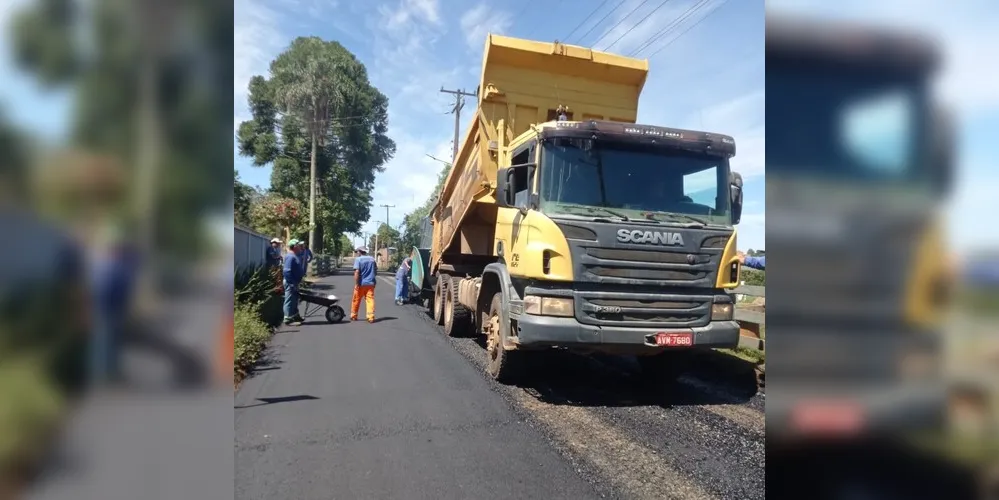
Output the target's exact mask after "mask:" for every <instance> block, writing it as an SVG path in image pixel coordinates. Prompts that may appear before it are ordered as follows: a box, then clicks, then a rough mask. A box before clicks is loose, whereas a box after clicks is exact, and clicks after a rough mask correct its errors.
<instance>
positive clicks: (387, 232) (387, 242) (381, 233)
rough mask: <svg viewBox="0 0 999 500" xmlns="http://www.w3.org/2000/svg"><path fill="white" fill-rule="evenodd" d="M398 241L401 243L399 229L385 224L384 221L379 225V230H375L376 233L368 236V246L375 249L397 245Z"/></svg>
mask: <svg viewBox="0 0 999 500" xmlns="http://www.w3.org/2000/svg"><path fill="white" fill-rule="evenodd" d="M376 235H377V239H376ZM397 243H399V230H397V229H395V228H394V227H391V226H389V225H388V224H385V223H384V222H383V223H382V224H381V225H380V226H378V230H377V231H375V234H373V235H371V237H370V238H368V246H369V247H371V248H373V249H375V250H378V249H379V248H387V247H390V246H395V245H396V244H397Z"/></svg>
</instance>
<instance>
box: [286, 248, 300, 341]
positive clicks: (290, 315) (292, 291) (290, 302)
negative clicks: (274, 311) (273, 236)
mask: <svg viewBox="0 0 999 500" xmlns="http://www.w3.org/2000/svg"><path fill="white" fill-rule="evenodd" d="M288 250H289V252H288V254H287V255H285V256H284V269H283V272H284V324H286V325H290V324H293V323H298V324H301V323H302V322H303V321H305V320H304V319H303V318H302V316H300V315H299V314H298V285H299V284H300V283H301V282H302V278H304V277H305V267H304V266H302V257H301V254H302V246H301V244H300V242H299V241H298V240H291V241H289V242H288Z"/></svg>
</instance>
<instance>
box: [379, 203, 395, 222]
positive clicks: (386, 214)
mask: <svg viewBox="0 0 999 500" xmlns="http://www.w3.org/2000/svg"><path fill="white" fill-rule="evenodd" d="M379 206H381V207H385V225H386V226H388V227H392V225H391V224H389V209H390V208H395V205H379Z"/></svg>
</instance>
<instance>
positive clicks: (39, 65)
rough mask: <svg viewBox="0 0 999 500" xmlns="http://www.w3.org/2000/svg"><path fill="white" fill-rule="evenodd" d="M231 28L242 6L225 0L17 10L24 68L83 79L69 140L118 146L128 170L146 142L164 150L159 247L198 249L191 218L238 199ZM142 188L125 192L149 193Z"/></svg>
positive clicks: (102, 148) (44, 3)
mask: <svg viewBox="0 0 999 500" xmlns="http://www.w3.org/2000/svg"><path fill="white" fill-rule="evenodd" d="M84 9H85V12H84ZM231 33H232V11H231V10H229V8H228V7H227V6H225V5H222V4H220V3H218V2H152V3H150V2H141V1H140V2H120V1H115V0H95V1H94V2H89V3H87V4H85V5H84V4H80V3H79V2H70V1H69V0H36V1H34V2H30V3H27V4H26V5H25V7H23V8H21V9H19V10H17V11H16V12H14V13H13V15H12V20H11V29H10V35H11V41H12V48H13V56H14V59H15V61H16V62H17V63H18V65H19V66H20V68H21V69H22V70H25V71H27V72H29V73H31V74H33V75H34V76H35V78H36V79H37V80H38V82H39V83H41V84H42V85H44V86H47V87H56V86H72V87H73V90H74V92H73V95H74V99H75V101H76V102H75V106H74V107H73V115H72V117H71V120H72V127H71V131H70V138H69V139H70V142H71V143H72V144H71V145H72V146H73V147H75V148H78V149H82V150H89V151H95V152H99V153H100V154H103V155H109V156H116V157H118V158H120V159H121V163H122V164H123V165H125V167H126V169H128V170H129V171H137V170H138V168H139V167H138V165H140V164H141V162H139V161H137V160H138V159H139V158H142V157H143V156H144V154H145V153H149V154H150V156H151V157H153V158H155V161H154V163H155V165H156V168H155V169H154V170H155V172H156V177H155V178H154V179H153V181H152V182H151V185H152V186H154V192H153V193H152V194H153V195H154V196H153V197H152V198H153V200H154V202H153V203H154V205H153V207H152V213H153V214H154V216H153V219H152V220H151V222H153V223H154V227H155V228H156V231H157V234H155V235H154V238H155V242H153V243H155V248H157V249H161V250H167V251H171V250H173V251H177V252H181V253H183V254H184V255H187V256H190V252H191V251H192V250H193V248H192V245H195V244H196V242H195V241H194V239H193V237H194V235H193V234H192V228H195V227H198V223H199V222H200V221H201V220H202V218H203V214H204V213H205V212H207V211H211V210H218V209H222V208H225V207H226V205H227V204H228V202H229V200H228V199H226V198H227V197H225V196H219V193H220V192H221V193H224V192H226V187H228V183H229V180H230V179H229V174H228V169H227V168H226V167H225V166H226V165H228V164H230V163H231V162H232V150H230V149H229V148H228V146H227V144H228V142H229V132H228V130H229V126H230V125H229V119H228V117H229V116H230V115H229V113H230V109H231V108H230V107H229V102H230V101H229V98H228V96H229V95H231V92H232V89H231V87H230V86H229V83H228V82H229V81H230V78H231V75H232V73H231V61H232V56H233V46H232V42H231V37H230V36H228V35H231ZM177 34H182V35H180V36H177ZM82 40H85V41H86V42H85V43H81V41H82ZM146 76H148V77H149V78H145V77H146ZM143 82H147V83H149V85H146V86H144V85H143ZM137 109H143V110H144V111H146V112H148V113H145V114H144V113H138V112H137ZM144 116H145V117H151V119H148V120H144V119H143V117H144ZM143 123H153V124H155V126H154V128H153V129H150V128H148V127H144V126H142V124H143ZM150 130H152V132H150ZM150 138H153V139H152V141H153V142H155V147H151V146H150V144H152V142H150ZM130 173H131V172H130ZM167 173H168V174H167ZM133 177H135V178H136V179H139V178H141V177H140V176H133ZM133 196H134V198H135V199H133V200H128V199H127V198H126V199H123V202H129V201H131V202H136V201H137V200H138V199H139V198H140V197H142V194H140V191H138V190H135V191H133ZM135 215H136V216H142V217H144V216H145V215H144V214H140V213H138V212H137V213H136V214H135Z"/></svg>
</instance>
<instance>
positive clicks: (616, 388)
mask: <svg viewBox="0 0 999 500" xmlns="http://www.w3.org/2000/svg"><path fill="white" fill-rule="evenodd" d="M530 354H532V355H534V354H540V355H541V356H532V357H534V358H535V359H531V360H530V361H529V363H528V364H529V367H528V370H530V376H529V377H528V378H527V380H528V381H529V382H527V383H524V384H520V385H519V386H520V387H521V388H522V389H524V390H526V391H527V392H528V393H530V394H532V395H533V396H535V397H536V398H538V399H539V400H541V401H543V402H545V403H548V404H555V405H571V406H609V407H623V406H659V407H662V408H671V407H674V406H702V405H727V404H743V403H746V402H748V401H749V400H750V399H751V398H752V397H753V396H754V395H755V394H756V385H755V379H754V378H753V375H752V374H751V371H749V372H745V373H744V374H742V376H741V377H740V376H739V373H738V372H733V371H727V372H725V373H723V374H722V373H715V374H714V375H715V377H714V379H713V380H711V381H710V382H707V381H704V382H705V383H698V382H701V381H703V378H702V377H701V372H703V371H704V368H705V365H704V364H703V363H702V362H701V361H700V360H699V359H697V358H696V357H692V358H691V359H689V360H686V362H685V365H687V366H682V367H677V372H679V373H680V375H679V376H678V377H675V378H672V377H671V378H665V377H664V378H661V379H649V378H647V377H645V376H643V374H642V373H641V372H640V371H639V370H638V368H637V366H636V364H635V363H634V361H633V360H632V359H629V358H624V357H618V356H606V355H592V356H583V355H578V354H573V353H570V352H567V351H547V352H538V353H530ZM714 354H715V353H704V354H702V353H699V354H698V357H701V356H712V355H714ZM717 355H718V356H724V355H723V354H720V353H718V354H717ZM709 371H710V370H709ZM694 381H697V382H694Z"/></svg>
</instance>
